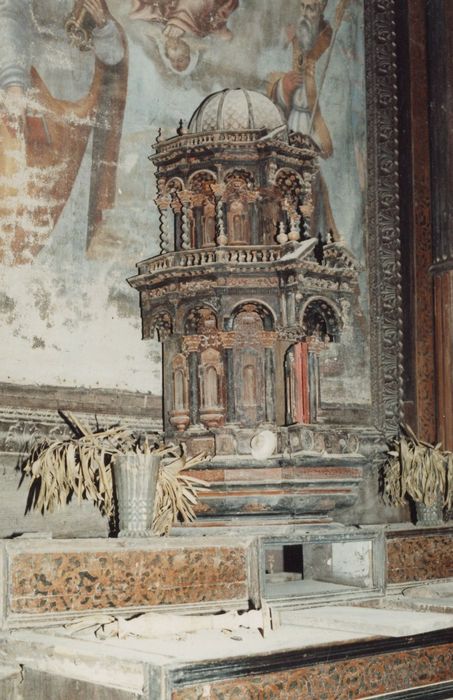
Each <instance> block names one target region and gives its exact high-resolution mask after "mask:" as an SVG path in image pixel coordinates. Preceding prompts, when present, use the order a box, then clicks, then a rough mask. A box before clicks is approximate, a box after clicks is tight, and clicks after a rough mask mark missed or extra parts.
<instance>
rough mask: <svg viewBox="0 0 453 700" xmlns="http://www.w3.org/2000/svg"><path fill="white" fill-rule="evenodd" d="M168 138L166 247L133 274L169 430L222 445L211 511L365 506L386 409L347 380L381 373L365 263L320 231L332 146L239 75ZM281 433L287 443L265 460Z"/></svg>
mask: <svg viewBox="0 0 453 700" xmlns="http://www.w3.org/2000/svg"><path fill="white" fill-rule="evenodd" d="M155 150H156V153H155V155H153V156H152V157H151V159H152V161H153V162H154V164H155V165H156V169H157V173H156V177H157V181H158V196H157V199H156V204H157V206H158V208H159V212H160V255H158V256H155V257H153V258H150V259H148V260H145V261H143V262H141V263H139V265H138V275H137V276H135V277H133V278H131V279H130V280H129V282H130V284H131V285H132V286H133V287H134V288H136V289H137V290H138V291H139V292H140V299H141V308H142V319H143V335H144V337H145V338H150V337H152V336H153V335H154V333H155V332H157V334H158V337H159V339H160V341H161V343H162V347H163V385H164V401H163V408H164V412H163V418H164V429H165V433H166V437H167V438H168V439H169V440H173V441H174V440H177V441H179V440H181V441H183V442H185V443H186V445H187V446H188V449H189V451H190V452H192V453H193V452H197V451H201V450H206V451H208V452H209V453H210V454H211V455H212V456H213V459H212V460H211V462H210V464H209V465H207V467H206V468H205V472H204V474H203V476H204V477H205V478H208V479H209V480H210V481H212V483H213V485H215V487H214V488H213V489H212V493H211V494H210V496H209V497H208V498H207V499H205V506H204V514H206V515H215V516H218V515H222V516H224V515H226V514H230V515H231V514H234V515H236V514H257V513H259V514H262V513H265V512H267V513H272V514H273V515H278V514H285V515H288V514H293V515H301V514H304V515H307V514H310V515H313V514H317V515H318V516H319V515H320V514H321V515H325V514H327V513H328V512H330V511H332V510H333V509H334V508H335V507H344V506H350V505H352V504H353V503H354V501H355V498H356V488H357V485H358V483H359V482H360V480H361V478H362V468H363V466H364V465H365V463H366V457H365V455H364V453H363V451H362V450H360V449H359V448H360V447H361V440H362V441H363V438H364V434H365V433H366V431H367V429H368V432H369V425H370V422H371V413H372V405H371V400H369V401H368V402H367V401H366V400H365V401H354V400H350V399H348V392H347V390H345V391H343V388H347V387H348V386H352V385H353V384H354V382H355V383H356V384H357V380H358V378H359V381H360V379H361V378H363V379H364V382H365V383H366V382H367V377H368V382H369V369H370V368H369V360H367V353H366V352H365V351H364V350H363V348H365V347H366V344H367V342H368V339H367V337H366V334H367V331H366V327H367V324H366V320H365V315H364V312H363V309H362V302H361V298H360V284H359V277H360V272H361V269H362V268H361V264H360V263H359V261H358V260H357V259H356V258H355V256H354V254H353V253H352V252H351V251H350V250H348V248H347V247H346V245H345V243H344V241H342V240H341V239H339V240H334V239H333V236H332V235H331V232H330V231H328V230H320V231H318V232H317V233H316V234H314V232H313V226H312V215H313V209H314V198H313V196H312V183H313V182H314V181H315V179H316V176H317V174H318V172H319V164H318V154H319V149H318V147H317V146H316V144H315V143H314V141H313V140H312V139H311V138H310V137H308V136H302V135H301V134H294V133H288V129H287V127H286V125H285V122H284V118H283V116H282V115H281V113H280V111H279V109H278V107H277V106H276V105H275V104H274V103H273V102H272V101H271V100H269V99H268V98H266V97H265V96H264V95H262V94H260V93H256V92H252V91H248V90H241V89H236V90H224V91H221V92H219V93H215V94H213V95H211V96H209V97H208V98H207V99H206V100H204V101H203V103H202V104H201V105H200V107H199V108H198V109H197V110H196V112H195V113H194V115H193V117H192V119H191V120H190V122H189V125H188V128H187V129H183V128H180V129H179V130H178V134H177V136H175V137H173V138H170V139H168V140H166V141H163V142H160V141H158V142H157V143H156V146H155ZM267 431H269V432H270V433H272V434H273V435H274V438H275V437H276V440H275V439H274V440H270V442H269V444H270V445H271V444H272V445H273V444H274V443H276V444H277V448H276V449H275V448H274V447H272V448H270V452H269V454H266V451H265V450H264V454H265V457H264V458H263V456H262V455H263V453H262V452H260V457H259V458H258V457H257V454H256V453H254V451H253V449H252V445H253V441H254V439H255V443H256V439H258V440H259V439H260V438H261V437H262V438H263V440H264V441H265V440H266V436H268V437H269V432H267ZM365 442H366V440H365ZM366 451H367V450H365V453H366ZM368 451H369V450H368Z"/></svg>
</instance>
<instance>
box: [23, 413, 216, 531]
mask: <svg viewBox="0 0 453 700" xmlns="http://www.w3.org/2000/svg"><path fill="white" fill-rule="evenodd" d="M63 416H64V418H65V420H66V422H67V423H68V425H69V427H70V429H71V432H72V433H73V436H72V437H68V438H65V439H63V440H49V439H48V438H43V439H41V440H40V441H38V442H37V443H36V444H35V445H34V447H33V448H32V450H31V452H30V454H29V456H28V457H27V459H26V460H25V462H24V464H23V465H22V470H23V473H24V474H25V475H27V476H29V477H31V486H30V505H31V507H33V508H35V509H37V510H40V511H41V512H42V513H45V512H46V511H49V512H53V511H54V510H55V509H57V508H60V507H61V506H64V505H66V504H67V503H69V502H70V501H71V499H72V497H73V496H75V497H76V498H77V501H78V502H79V503H81V501H82V500H88V501H91V502H92V503H93V504H94V505H95V506H97V507H98V508H99V509H100V511H101V512H102V513H103V515H106V516H107V517H111V516H112V515H113V513H114V496H113V491H114V488H113V478H112V465H113V462H114V459H115V456H116V455H119V454H126V453H129V452H135V453H137V454H151V453H153V454H157V455H160V456H161V457H162V458H164V457H169V456H172V457H174V460H173V461H170V462H169V463H167V464H162V465H161V467H160V472H159V480H158V484H157V492H156V505H155V510H154V513H155V515H154V522H153V530H154V532H155V533H156V534H168V533H169V532H170V530H171V527H172V526H173V525H174V524H175V523H176V522H177V521H178V520H179V519H181V520H182V521H183V522H186V523H187V522H191V521H193V520H194V519H195V517H196V516H195V510H194V507H195V505H196V504H197V502H198V494H199V492H200V491H202V490H206V488H207V487H208V484H207V483H206V482H204V481H202V480H201V479H196V478H195V477H192V476H188V475H183V474H182V473H181V472H182V471H184V470H186V469H190V468H192V467H194V466H195V465H196V464H199V463H200V462H202V461H204V460H205V459H206V457H205V455H198V456H196V457H192V458H189V459H187V458H186V454H185V450H184V449H182V453H181V455H178V450H177V448H176V447H174V446H170V447H167V446H165V445H162V444H160V443H159V441H158V440H157V439H155V440H154V441H151V442H150V441H149V440H148V438H147V437H145V438H143V437H141V436H140V437H138V436H136V435H135V434H134V433H133V432H132V431H130V430H129V429H127V428H123V427H121V426H114V427H112V428H109V429H107V430H103V429H101V430H96V431H92V430H91V428H90V427H89V426H87V425H85V424H84V423H82V422H81V421H80V420H78V419H77V418H76V417H75V416H74V415H73V414H72V413H67V414H66V415H65V414H63Z"/></svg>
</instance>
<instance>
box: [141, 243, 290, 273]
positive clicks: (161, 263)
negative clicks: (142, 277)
mask: <svg viewBox="0 0 453 700" xmlns="http://www.w3.org/2000/svg"><path fill="white" fill-rule="evenodd" d="M282 253H283V250H282V247H281V246H277V245H276V246H254V247H253V248H249V247H245V246H237V247H232V246H224V247H220V248H206V249H199V250H178V251H174V252H172V253H165V254H164V255H158V256H156V257H155V258H152V259H151V260H148V261H147V262H146V263H143V265H141V266H140V274H146V273H153V272H163V271H164V270H168V269H171V268H175V267H185V268H192V267H203V266H204V265H212V264H214V263H238V264H240V265H256V264H257V263H258V264H259V263H270V262H274V261H276V260H279V259H280V258H281V256H282Z"/></svg>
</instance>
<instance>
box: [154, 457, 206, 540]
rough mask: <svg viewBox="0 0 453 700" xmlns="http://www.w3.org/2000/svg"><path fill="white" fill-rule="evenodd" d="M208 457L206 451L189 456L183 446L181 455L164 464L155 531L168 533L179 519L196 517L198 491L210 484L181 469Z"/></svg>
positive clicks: (158, 492)
mask: <svg viewBox="0 0 453 700" xmlns="http://www.w3.org/2000/svg"><path fill="white" fill-rule="evenodd" d="M206 459H207V458H206V455H204V454H200V455H197V456H195V457H191V458H190V459H186V456H185V449H184V448H183V450H182V454H181V456H180V457H178V458H177V459H175V460H174V461H173V462H171V463H170V464H167V465H163V466H162V467H161V469H160V474H159V481H158V482H157V494H156V508H155V515H154V522H153V530H154V532H155V533H156V534H159V535H161V534H164V535H166V534H168V533H169V532H170V530H171V528H172V527H173V525H174V524H175V523H177V522H178V520H179V518H181V519H182V520H183V522H185V523H189V522H193V521H194V520H195V518H196V514H195V510H194V506H195V505H196V504H197V503H198V500H199V498H198V494H199V493H200V492H201V491H206V490H207V489H208V488H209V484H208V483H207V482H206V481H202V480H201V479H197V478H195V477H193V476H187V475H182V474H181V472H182V471H184V470H186V469H191V468H193V467H194V466H195V465H196V464H199V463H200V462H203V461H205V460H206Z"/></svg>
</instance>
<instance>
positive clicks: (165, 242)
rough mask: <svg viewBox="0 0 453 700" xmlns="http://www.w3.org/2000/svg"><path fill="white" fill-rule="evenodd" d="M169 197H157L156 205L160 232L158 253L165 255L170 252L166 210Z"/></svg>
mask: <svg viewBox="0 0 453 700" xmlns="http://www.w3.org/2000/svg"><path fill="white" fill-rule="evenodd" d="M170 203H171V199H170V197H158V198H157V199H156V204H157V206H158V209H159V231H160V236H159V238H160V253H161V255H165V253H169V252H170V251H171V234H170V225H169V220H168V209H169V207H170Z"/></svg>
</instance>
